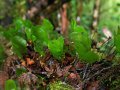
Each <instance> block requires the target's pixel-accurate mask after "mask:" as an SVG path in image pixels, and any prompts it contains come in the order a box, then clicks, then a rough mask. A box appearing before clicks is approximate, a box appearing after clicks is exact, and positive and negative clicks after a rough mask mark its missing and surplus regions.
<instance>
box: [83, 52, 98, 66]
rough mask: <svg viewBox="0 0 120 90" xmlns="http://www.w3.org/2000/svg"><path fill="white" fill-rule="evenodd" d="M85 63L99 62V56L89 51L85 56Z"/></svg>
mask: <svg viewBox="0 0 120 90" xmlns="http://www.w3.org/2000/svg"><path fill="white" fill-rule="evenodd" d="M83 59H84V61H86V62H87V63H90V64H92V63H94V62H96V61H98V60H99V56H98V54H96V53H94V52H93V51H89V52H87V53H85V54H84V58H83Z"/></svg>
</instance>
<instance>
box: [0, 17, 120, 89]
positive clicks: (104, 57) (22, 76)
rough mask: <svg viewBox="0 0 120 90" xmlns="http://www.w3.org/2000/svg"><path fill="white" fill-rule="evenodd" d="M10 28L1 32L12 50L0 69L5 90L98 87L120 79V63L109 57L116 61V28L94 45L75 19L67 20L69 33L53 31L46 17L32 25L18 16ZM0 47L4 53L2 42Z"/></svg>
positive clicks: (117, 42)
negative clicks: (65, 35) (69, 22)
mask: <svg viewBox="0 0 120 90" xmlns="http://www.w3.org/2000/svg"><path fill="white" fill-rule="evenodd" d="M9 29H10V30H7V31H3V32H2V33H1V34H2V35H3V36H4V37H5V38H6V39H7V40H9V41H10V43H11V45H12V52H11V53H13V54H12V55H11V56H10V57H8V58H7V59H6V61H5V63H4V65H3V72H4V73H3V72H2V73H1V76H2V74H3V75H5V77H6V78H5V77H4V78H3V79H2V80H3V81H4V82H5V80H7V79H8V78H10V79H9V80H7V81H6V83H5V90H11V89H14V90H17V89H20V88H24V89H25V88H28V89H31V90H37V89H38V90H82V89H87V90H92V89H93V88H95V89H96V90H97V89H100V88H104V87H105V88H104V89H107V85H109V86H110V87H112V86H113V85H115V84H114V83H119V81H116V80H118V78H119V76H118V77H116V75H119V69H120V66H119V64H117V63H115V62H112V61H111V60H113V59H114V60H116V62H117V59H118V57H119V52H120V49H119V40H120V37H119V36H120V33H119V30H117V31H116V32H115V33H114V37H113V36H109V37H106V40H107V41H106V42H105V41H101V42H97V43H96V46H95V45H94V44H93V40H92V39H91V36H90V32H89V31H88V30H85V29H84V28H83V27H82V26H78V25H76V22H75V21H72V22H71V24H70V27H69V29H70V32H69V34H68V37H64V36H63V35H61V34H59V33H58V32H56V31H54V30H53V29H54V27H53V25H52V24H51V23H50V21H49V20H47V19H44V20H43V21H42V23H41V25H34V24H32V22H30V21H29V20H22V19H20V18H18V19H16V20H15V21H14V23H13V24H12V25H11V27H9ZM103 32H104V31H103ZM105 32H109V33H110V31H107V30H105ZM106 43H108V45H109V44H111V46H112V47H111V46H110V47H109V46H107V45H106ZM114 47H115V48H114ZM0 50H1V51H0V53H1V55H2V56H4V55H3V52H4V50H3V49H2V46H1V49H0ZM3 58H4V57H3ZM113 74H114V75H113ZM106 78H108V79H106ZM4 79H5V80H4ZM113 79H115V80H114V81H116V82H113V81H112V80H113ZM13 80H14V81H13ZM104 80H105V81H104ZM103 81H104V82H103ZM4 82H3V83H4ZM105 82H107V84H106V83H105ZM109 86H108V88H109ZM118 86H119V85H116V86H115V87H116V88H119V87H118ZM10 88H11V89H10Z"/></svg>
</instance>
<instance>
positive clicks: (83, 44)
mask: <svg viewBox="0 0 120 90" xmlns="http://www.w3.org/2000/svg"><path fill="white" fill-rule="evenodd" d="M71 28H72V32H71V33H70V40H71V42H72V43H73V46H74V49H75V51H76V53H77V54H78V56H79V58H80V59H81V60H83V61H85V62H88V63H93V62H95V61H98V60H99V55H98V54H97V53H95V52H94V51H93V50H91V39H90V35H89V33H88V31H86V30H85V29H84V28H83V27H81V26H77V25H76V23H75V22H74V21H73V22H72V24H71Z"/></svg>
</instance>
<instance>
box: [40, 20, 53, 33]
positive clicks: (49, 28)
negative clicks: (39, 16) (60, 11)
mask: <svg viewBox="0 0 120 90" xmlns="http://www.w3.org/2000/svg"><path fill="white" fill-rule="evenodd" d="M41 28H42V29H43V30H45V31H46V32H48V33H50V32H52V31H53V25H52V24H51V22H50V21H49V20H47V19H44V20H43V22H42V24H41Z"/></svg>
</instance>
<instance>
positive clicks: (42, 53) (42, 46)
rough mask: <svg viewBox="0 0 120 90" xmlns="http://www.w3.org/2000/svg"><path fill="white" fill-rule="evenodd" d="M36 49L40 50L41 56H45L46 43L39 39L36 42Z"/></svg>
mask: <svg viewBox="0 0 120 90" xmlns="http://www.w3.org/2000/svg"><path fill="white" fill-rule="evenodd" d="M34 50H35V51H36V52H38V53H39V54H40V55H41V56H44V54H45V52H44V45H43V44H42V42H41V41H40V40H38V39H37V40H36V41H35V42H34Z"/></svg>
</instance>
